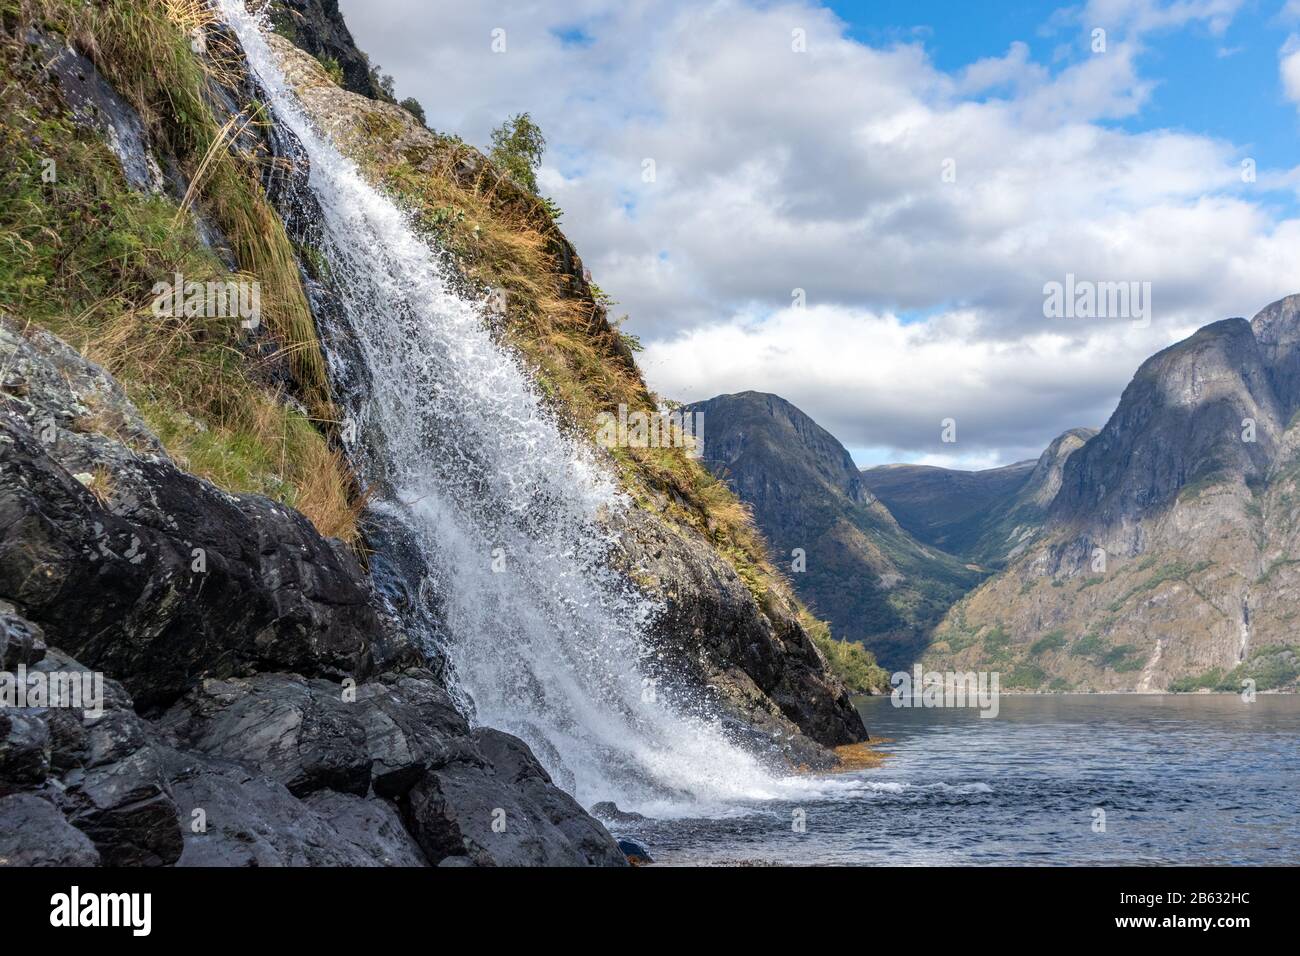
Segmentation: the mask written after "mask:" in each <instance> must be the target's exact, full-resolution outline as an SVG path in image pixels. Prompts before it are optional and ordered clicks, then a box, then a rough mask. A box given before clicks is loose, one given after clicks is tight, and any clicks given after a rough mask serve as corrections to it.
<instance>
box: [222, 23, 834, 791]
mask: <svg viewBox="0 0 1300 956" xmlns="http://www.w3.org/2000/svg"><path fill="white" fill-rule="evenodd" d="M221 9H222V11H223V14H224V15H225V17H226V19H227V21H228V22H229V23H230V24H231V26H232V28H233V29H234V31H235V33H236V34H237V36H238V37H239V40H240V42H241V44H242V46H243V48H244V51H245V53H246V55H247V57H248V61H249V63H250V65H251V66H252V68H253V70H254V72H255V73H256V75H257V77H258V79H259V80H260V82H261V83H262V85H263V86H264V88H265V90H266V94H267V96H268V98H269V104H270V106H271V108H272V111H273V113H274V117H275V121H276V122H277V123H278V124H280V125H281V126H282V127H283V128H285V129H287V130H289V131H290V132H292V133H293V135H294V136H296V137H297V139H298V140H299V141H300V143H301V144H302V147H303V148H304V149H305V150H306V153H307V154H308V157H309V159H310V166H311V172H310V182H309V188H310V190H311V192H312V193H313V194H314V197H315V199H316V201H317V203H318V204H319V207H320V210H321V213H322V215H323V219H324V221H323V223H322V224H321V225H322V227H323V229H322V232H323V236H322V240H321V241H322V248H321V249H320V252H321V254H322V256H323V258H324V260H325V261H326V263H327V265H328V271H329V275H330V277H331V279H332V283H333V286H334V289H333V291H334V293H335V294H336V295H337V297H338V300H339V303H340V305H341V309H339V310H338V314H337V315H333V316H331V315H330V314H328V313H323V314H322V315H321V316H318V320H320V321H322V322H324V323H325V324H326V326H327V327H325V328H322V330H321V331H322V338H323V341H324V343H325V348H326V352H327V358H328V360H329V362H330V364H331V374H332V377H333V379H334V381H335V383H336V385H337V384H340V383H352V384H349V385H348V386H347V387H340V389H339V391H340V393H341V394H340V400H341V401H342V402H343V403H344V404H345V406H346V407H347V413H348V415H349V417H350V419H351V423H352V425H353V426H354V427H352V428H348V429H345V431H344V438H345V441H346V442H347V444H348V452H349V455H350V457H351V459H352V461H353V464H354V466H355V468H356V470H357V471H358V473H359V474H360V476H361V478H362V480H363V481H364V482H365V484H366V486H367V490H368V491H369V492H371V493H372V494H373V496H374V497H373V498H372V499H371V505H372V508H373V509H374V510H375V511H376V512H378V513H380V514H381V515H383V516H386V517H387V518H388V519H389V520H391V521H393V522H396V523H398V524H399V525H400V526H402V527H403V528H404V529H405V530H406V532H408V533H409V535H410V536H411V538H412V539H413V540H414V541H415V542H416V544H417V547H418V550H419V552H420V557H421V559H422V563H423V569H422V570H423V572H424V580H423V582H422V584H421V586H420V589H419V593H420V595H421V596H422V597H423V598H426V599H427V600H428V601H429V603H430V604H431V605H432V606H435V607H436V615H435V617H436V620H437V629H436V633H435V634H434V635H433V637H432V640H433V641H434V642H436V644H437V645H438V646H437V647H436V648H432V647H431V648H429V650H431V651H434V650H436V651H438V652H440V653H441V654H444V655H445V656H446V659H447V660H448V662H449V667H450V674H449V677H450V685H451V689H452V691H453V692H454V693H456V694H458V695H459V696H460V698H461V703H462V705H463V706H464V708H465V710H466V711H467V712H468V713H469V714H470V715H471V717H472V719H474V720H475V721H476V722H477V723H479V724H482V725H486V726H491V727H496V728H500V729H503V730H506V731H509V732H511V733H514V734H516V735H518V736H519V737H521V738H523V739H524V740H525V741H527V742H528V744H529V745H530V746H531V747H532V748H533V750H534V752H535V753H536V754H537V756H538V758H539V759H540V760H541V761H542V762H543V764H544V765H545V766H546V767H547V769H548V770H549V771H550V772H551V774H552V776H553V777H554V778H555V780H556V782H557V783H558V784H559V785H560V786H562V787H564V788H565V789H567V790H568V791H570V792H571V793H572V794H573V795H574V796H575V797H577V798H578V800H579V801H580V802H582V803H584V804H586V805H588V806H590V805H591V804H592V803H594V802H597V801H601V800H614V801H617V802H618V803H619V804H620V805H621V806H624V807H628V808H640V809H645V810H648V811H654V812H658V813H664V814H672V813H678V812H686V811H687V810H688V809H689V808H694V810H695V811H698V810H700V809H701V808H708V807H718V806H722V805H726V804H728V803H729V802H731V801H733V800H755V799H759V800H761V799H764V798H768V797H773V796H778V795H780V794H791V793H795V792H802V791H805V790H806V789H808V787H809V781H806V780H800V779H791V780H781V779H777V778H773V777H772V776H771V775H769V774H768V773H766V772H765V771H764V770H763V769H762V767H760V765H759V764H758V762H757V761H756V760H755V759H753V758H752V757H751V756H750V755H749V754H747V753H746V752H744V751H743V750H741V749H739V748H738V747H735V746H733V745H732V744H731V743H729V742H728V741H727V739H726V738H725V737H724V735H723V733H722V731H721V730H720V729H719V724H718V723H717V721H716V720H715V719H714V718H713V716H712V715H711V713H710V712H709V710H708V708H707V706H706V705H704V704H700V703H695V702H682V701H677V702H675V703H674V704H673V705H669V704H668V703H667V702H665V701H663V700H662V699H655V695H646V694H645V693H644V690H645V688H644V685H643V675H642V671H641V663H642V661H643V660H644V657H645V655H646V654H648V653H649V650H648V647H647V643H646V639H645V637H646V634H647V628H648V627H649V626H650V625H651V623H652V621H653V619H654V616H655V614H656V613H657V610H658V609H657V607H656V606H655V605H653V604H652V603H651V602H649V601H647V600H646V599H645V598H644V597H643V596H641V595H640V594H639V593H637V592H634V591H632V590H631V589H630V588H629V587H628V585H627V583H626V582H625V581H624V580H623V579H621V578H620V577H619V576H617V575H615V574H613V573H612V572H611V571H610V570H609V569H608V565H607V561H606V557H607V555H608V552H609V549H610V546H611V540H610V537H609V532H607V531H606V530H605V527H606V526H605V525H604V524H603V523H602V520H601V518H602V516H603V515H607V514H608V513H610V512H613V511H614V510H616V509H620V508H625V507H628V503H627V502H626V501H625V500H624V497H623V496H622V495H621V494H620V492H619V490H618V488H617V486H616V484H615V482H614V480H613V478H612V477H611V476H610V475H609V474H608V473H607V472H606V471H605V469H604V468H603V467H602V466H601V464H600V463H599V462H597V461H596V460H595V458H594V457H593V455H592V454H591V453H590V450H589V449H588V448H587V447H586V446H585V445H584V444H583V443H582V442H580V441H574V440H572V439H571V438H570V437H568V436H566V434H565V433H564V432H563V430H562V429H561V427H560V426H559V424H558V423H557V422H556V421H555V420H554V419H553V418H552V416H551V415H549V414H548V413H547V411H546V410H545V409H544V407H543V405H542V403H541V401H540V400H539V397H538V394H537V392H536V389H535V386H534V385H533V383H532V381H531V379H530V378H529V376H528V374H527V373H526V371H525V370H524V369H523V368H521V367H520V365H519V364H518V362H517V360H516V359H515V358H513V357H512V355H511V354H510V353H509V352H507V351H506V350H505V349H503V348H502V347H501V346H500V345H499V344H498V343H497V342H495V341H494V340H493V337H492V335H491V331H490V328H489V323H488V322H487V321H486V318H485V310H484V307H483V306H484V304H483V303H482V302H478V301H473V300H471V299H468V298H466V297H464V296H462V295H460V294H458V293H457V292H456V291H454V289H453V285H452V283H451V282H450V281H449V279H448V273H447V271H446V267H445V265H444V262H443V259H442V258H441V257H440V256H439V255H438V254H437V250H435V249H433V248H431V247H430V246H429V245H428V244H427V243H426V242H425V240H424V239H422V238H421V237H420V236H419V235H417V233H416V231H415V230H414V229H413V228H412V226H411V224H410V222H409V221H408V219H407V217H406V215H405V214H404V213H403V212H402V211H401V210H400V209H399V208H398V207H397V206H396V205H395V204H394V203H393V202H392V201H391V200H390V199H389V198H388V197H386V196H385V195H383V194H382V193H381V192H379V191H378V190H376V189H374V188H373V187H371V186H370V185H369V184H368V183H367V182H366V181H365V180H364V178H363V177H362V176H361V174H360V173H359V171H358V170H357V169H356V167H355V166H354V165H353V164H352V163H351V162H350V161H348V160H347V159H345V158H344V157H343V156H341V155H340V154H339V152H338V151H337V150H336V149H335V147H334V146H333V144H332V143H331V142H330V141H329V140H328V138H327V137H326V136H325V135H323V134H321V133H320V132H319V131H317V130H316V129H315V128H314V126H313V125H312V123H311V122H310V121H309V120H308V119H307V118H306V116H305V115H304V112H303V111H302V109H301V106H300V104H299V103H298V102H297V100H296V97H295V95H294V93H293V92H292V91H291V90H290V89H289V87H288V84H287V83H286V81H285V78H284V77H283V75H282V73H281V69H280V66H279V63H278V61H277V59H276V57H275V55H274V54H273V53H272V51H271V49H270V48H269V46H268V44H267V42H266V40H265V38H264V35H263V33H262V30H263V24H261V23H260V22H259V21H258V19H257V18H256V17H254V16H253V15H250V14H249V13H248V12H247V10H246V9H245V7H244V4H243V2H242V0H221ZM329 323H333V325H332V326H330V325H329ZM355 383H361V384H360V385H358V384H355ZM647 698H649V699H647Z"/></svg>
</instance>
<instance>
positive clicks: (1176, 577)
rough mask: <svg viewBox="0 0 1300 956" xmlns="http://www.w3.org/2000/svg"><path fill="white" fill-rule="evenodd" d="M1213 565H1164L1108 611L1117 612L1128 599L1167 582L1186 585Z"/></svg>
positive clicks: (1211, 562)
mask: <svg viewBox="0 0 1300 956" xmlns="http://www.w3.org/2000/svg"><path fill="white" fill-rule="evenodd" d="M1213 565H1214V562H1213V561H1199V562H1197V563H1196V564H1188V563H1187V562H1185V561H1174V562H1173V563H1172V564H1166V565H1165V566H1164V567H1162V568H1160V570H1158V571H1157V572H1156V573H1155V574H1153V575H1151V577H1149V578H1147V579H1146V580H1145V581H1143V582H1142V583H1141V584H1138V585H1135V586H1133V587H1131V588H1129V590H1128V591H1127V592H1125V594H1124V596H1123V597H1121V598H1119V599H1118V600H1116V601H1115V602H1114V603H1112V604H1111V606H1110V610H1111V611H1112V612H1115V611H1118V610H1119V609H1120V608H1122V607H1123V606H1124V605H1125V604H1126V603H1128V600H1129V599H1130V598H1132V597H1135V596H1137V595H1139V594H1146V593H1149V592H1151V591H1154V590H1155V589H1156V588H1158V587H1160V586H1161V585H1162V584H1164V583H1166V582H1168V581H1182V582H1184V583H1187V579H1188V578H1189V577H1191V576H1192V575H1193V574H1200V573H1201V572H1202V571H1204V570H1206V569H1207V568H1210V567H1213ZM1138 570H1139V571H1141V570H1144V568H1143V567H1142V566H1139V567H1138Z"/></svg>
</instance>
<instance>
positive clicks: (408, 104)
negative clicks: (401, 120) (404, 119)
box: [398, 96, 429, 126]
mask: <svg viewBox="0 0 1300 956" xmlns="http://www.w3.org/2000/svg"><path fill="white" fill-rule="evenodd" d="M398 105H399V106H401V107H402V109H404V110H406V112H408V113H410V114H411V115H412V116H414V117H415V118H416V119H417V120H419V121H420V125H421V126H428V125H429V121H428V119H427V118H426V117H425V115H424V107H423V106H421V105H420V101H419V100H417V99H416V98H415V97H414V96H408V97H407V98H406V99H404V100H402V102H401V103H399V104H398Z"/></svg>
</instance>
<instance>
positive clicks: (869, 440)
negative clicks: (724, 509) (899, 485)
mask: <svg viewBox="0 0 1300 956" xmlns="http://www.w3.org/2000/svg"><path fill="white" fill-rule="evenodd" d="M340 6H341V8H342V10H343V12H344V15H345V17H346V18H347V20H348V23H349V25H350V26H351V28H352V31H353V33H354V34H355V36H356V39H357V41H358V45H359V46H360V47H361V48H362V49H363V50H365V51H366V52H367V53H369V54H370V56H371V58H372V60H373V61H374V62H377V63H379V64H380V65H381V66H382V68H383V70H384V71H385V72H386V73H389V74H391V75H392V76H393V77H394V78H395V80H396V84H397V91H398V96H399V97H406V96H414V97H415V98H416V99H418V100H419V101H420V102H421V104H422V105H423V106H424V109H425V111H426V114H427V117H428V122H429V125H430V126H431V127H432V128H434V129H437V130H439V131H442V132H449V133H457V134H459V135H461V136H462V137H463V138H464V139H465V140H466V141H468V142H470V143H473V144H475V145H478V146H480V147H486V146H487V145H488V144H489V142H490V134H491V130H492V129H493V127H495V126H497V125H498V124H500V123H501V122H502V121H503V120H504V119H506V118H507V117H509V116H511V115H512V114H515V113H519V112H524V111H527V112H529V113H531V115H532V116H533V118H534V119H535V120H536V121H537V123H538V124H539V125H540V126H541V128H542V130H543V131H544V133H545V135H546V137H547V141H548V149H547V153H546V156H545V158H544V160H543V164H542V168H541V170H540V171H539V175H538V180H539V184H540V187H541V191H542V192H543V193H544V194H545V195H548V196H550V197H551V198H552V199H553V200H554V201H555V202H556V203H557V204H558V205H559V206H560V208H562V209H563V210H564V217H563V220H562V223H561V225H562V228H563V229H564V231H565V233H566V234H567V235H568V236H569V238H570V239H571V240H573V242H574V243H575V245H576V246H577V248H578V251H579V253H580V255H581V256H582V258H583V261H584V263H585V264H586V266H587V268H588V269H589V270H590V271H591V273H592V276H593V279H594V281H595V282H596V283H597V284H598V285H599V286H600V287H601V288H602V289H603V290H604V291H605V292H606V293H608V294H609V295H610V296H612V297H613V298H614V299H615V300H616V301H617V302H618V305H617V306H615V307H614V309H613V310H612V311H613V314H614V315H615V316H621V315H624V314H626V315H627V317H628V318H627V320H626V322H625V324H624V326H623V328H624V330H625V331H627V332H630V333H632V334H634V335H636V336H638V337H639V338H640V339H641V341H642V343H643V344H644V346H645V350H644V351H643V352H642V353H641V355H640V361H641V366H642V369H643V371H644V372H645V375H646V378H647V379H648V381H649V383H650V385H651V387H652V388H653V389H655V390H656V391H657V392H658V393H659V394H661V395H663V396H664V397H666V398H670V399H675V400H678V401H694V400H698V399H704V398H709V397H712V396H713V395H717V394H722V393H727V392H738V391H744V390H749V389H753V390H757V391H765V392H774V393H776V394H778V395H781V396H783V397H784V398H786V399H788V400H790V401H791V402H793V403H794V404H795V405H797V406H798V407H800V408H801V409H803V410H804V411H805V412H807V413H808V414H809V415H811V416H812V417H813V418H814V419H815V420H816V421H818V422H819V423H820V424H821V425H823V426H824V427H826V428H827V429H828V430H830V431H831V432H832V434H834V435H835V436H836V437H837V438H839V439H840V441H841V442H843V443H844V445H845V446H846V447H847V448H848V449H849V450H850V452H852V454H853V456H854V458H855V460H856V461H857V462H858V463H859V464H860V465H863V466H869V465H874V464H880V463H884V462H891V461H910V462H921V463H927V464H937V465H946V466H949V467H960V468H983V467H992V466H996V465H999V464H1005V463H1009V462H1012V461H1018V460H1023V459H1026V458H1033V457H1036V456H1037V455H1038V454H1039V453H1040V452H1041V451H1042V449H1043V448H1044V447H1046V445H1047V444H1048V443H1049V442H1050V441H1051V440H1052V439H1053V438H1054V437H1055V436H1056V435H1058V434H1060V433H1061V432H1063V431H1065V430H1066V429H1068V428H1072V427H1075V426H1080V425H1091V426H1100V425H1102V424H1104V423H1105V421H1106V419H1107V418H1108V417H1109V416H1110V413H1111V412H1112V411H1113V410H1114V408H1115V404H1116V402H1117V401H1118V398H1119V396H1120V393H1121V392H1122V391H1123V389H1124V386H1125V385H1126V384H1127V383H1128V381H1129V380H1130V379H1131V377H1132V375H1133V373H1134V372H1135V371H1136V369H1137V367H1138V366H1139V365H1140V364H1141V362H1142V361H1143V360H1144V359H1145V358H1147V357H1148V356H1149V355H1151V354H1153V353H1154V352H1156V351H1158V350H1160V349H1161V348H1164V347H1166V346H1168V345H1170V344H1172V343H1173V342H1176V341H1178V340H1179V339H1181V338H1184V337H1185V336H1187V335H1188V334H1190V333H1191V332H1193V331H1194V330H1195V329H1197V328H1199V327H1200V326H1202V325H1205V324H1207V323H1209V322H1213V321H1217V320H1219V319H1222V318H1226V317H1229V316H1245V317H1247V318H1249V317H1251V316H1253V315H1254V314H1255V313H1256V312H1257V311H1258V310H1259V309H1261V308H1263V307H1264V306H1265V305H1267V304H1268V303H1270V302H1272V301H1274V300H1276V299H1278V298H1281V297H1282V296H1284V295H1288V294H1291V293H1294V292H1300V0H1084V2H1081V3H1078V4H1076V5H1074V6H1063V5H1061V4H1060V3H1059V2H999V3H992V2H989V3H985V2H981V3H958V2H953V0H945V2H938V0H875V2H861V0H843V2H831V3H825V4H821V3H813V2H776V3H774V2H758V0H748V2H747V0H717V2H708V0H692V2H679V0H654V2H649V0H569V2H566V3H562V4H561V3H554V2H545V0H536V2H495V0H476V2H475V3H473V4H465V3H463V2H462V0H454V2H453V0H341V3H340ZM1071 276H1072V277H1074V283H1075V285H1074V286H1073V288H1076V289H1078V288H1082V287H1083V286H1081V285H1080V283H1082V284H1083V285H1085V286H1086V285H1087V284H1089V283H1122V284H1123V286H1124V288H1125V289H1127V290H1132V292H1133V298H1132V299H1131V302H1130V304H1129V307H1128V308H1127V309H1124V308H1122V307H1120V305H1119V300H1112V301H1111V303H1110V307H1109V308H1105V309H1100V310H1093V314H1090V313H1088V311H1087V310H1086V308H1085V309H1066V310H1058V311H1057V312H1053V311H1052V310H1051V309H1050V308H1049V307H1048V300H1049V295H1048V294H1047V293H1048V291H1049V290H1050V289H1051V288H1052V286H1051V284H1052V283H1059V284H1060V286H1061V287H1064V286H1065V285H1066V283H1067V282H1068V281H1070V280H1069V279H1068V278H1067V277H1071ZM1113 288H1118V286H1114V287H1113ZM1103 298H1104V297H1103ZM1143 303H1145V305H1146V307H1144V308H1139V307H1138V306H1139V304H1143ZM1098 311H1100V312H1101V313H1102V314H1095V313H1096V312H1098ZM1049 313H1050V314H1049ZM1115 313H1119V314H1115ZM949 422H952V423H954V424H955V428H953V427H949V428H947V429H946V430H945V425H946V424H948V423H949ZM945 431H946V434H945ZM945 437H947V438H954V437H955V439H956V440H955V441H944V440H943V439H944V438H945ZM705 441H706V443H707V441H708V426H707V423H706V424H705Z"/></svg>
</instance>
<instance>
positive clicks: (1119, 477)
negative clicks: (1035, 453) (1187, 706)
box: [927, 296, 1300, 690]
mask: <svg viewBox="0 0 1300 956" xmlns="http://www.w3.org/2000/svg"><path fill="white" fill-rule="evenodd" d="M1298 343H1300V297H1297V296H1291V297H1289V298H1286V299H1282V300H1280V301H1279V302H1275V303H1273V304H1272V305H1270V306H1268V307H1267V308H1266V309H1264V310H1263V311H1261V312H1260V313H1259V314H1258V315H1257V316H1256V317H1255V318H1254V320H1253V321H1250V322H1247V321H1246V320H1245V319H1241V318H1234V319H1227V320H1224V321H1220V322H1215V323H1213V324H1211V325H1207V326H1205V327H1204V328H1202V329H1200V330H1199V331H1198V332H1196V333H1195V334H1194V335H1192V336H1190V337H1189V338H1187V339H1186V340H1184V341H1182V342H1179V343H1177V344H1176V345H1173V346H1171V347H1169V348H1168V349H1165V350H1164V351H1162V352H1160V353H1158V354H1156V355H1154V356H1152V357H1151V358H1150V359H1148V360H1147V361H1146V362H1145V363H1143V365H1142V366H1141V368H1140V369H1139V370H1138V372H1137V374H1136V375H1135V376H1134V378H1133V381H1132V382H1131V383H1130V384H1129V386H1128V387H1127V388H1126V389H1125V390H1124V393H1123V395H1122V397H1121V399H1120V402H1119V405H1118V407H1117V408H1116V410H1115V412H1114V414H1113V415H1112V416H1111V418H1110V420H1109V421H1108V422H1107V423H1106V425H1105V427H1104V428H1103V429H1102V430H1101V432H1100V433H1099V434H1097V435H1096V437H1094V438H1092V439H1091V440H1089V441H1088V442H1087V443H1086V444H1084V445H1083V446H1082V447H1081V448H1079V449H1078V450H1077V451H1076V452H1074V453H1073V454H1072V455H1070V456H1069V458H1068V459H1067V460H1066V461H1065V464H1064V468H1063V469H1062V471H1061V475H1060V489H1059V491H1058V493H1057V494H1056V496H1055V498H1054V499H1053V500H1052V502H1051V504H1050V507H1049V508H1048V512H1047V516H1046V519H1045V522H1044V525H1043V528H1042V530H1041V532H1040V533H1039V536H1038V538H1037V540H1035V541H1034V542H1033V543H1032V544H1031V545H1030V547H1029V548H1028V549H1027V550H1026V551H1025V552H1024V553H1023V554H1021V555H1020V556H1018V557H1017V558H1015V560H1014V561H1013V562H1012V563H1011V565H1010V566H1009V567H1008V568H1007V569H1006V571H1004V572H1003V573H1001V574H999V575H998V576H997V577H995V578H993V579H991V580H989V581H987V582H985V583H984V584H983V585H982V586H981V587H980V588H979V589H978V590H976V591H975V592H974V593H972V594H970V595H969V596H967V597H966V598H965V599H963V600H962V601H961V602H959V603H958V604H957V606H955V607H954V608H953V609H952V611H951V612H950V613H949V614H948V615H947V617H946V618H945V620H944V623H943V624H942V625H941V626H940V628H939V629H938V631H937V633H936V640H935V643H934V645H933V646H932V647H931V649H930V651H929V652H928V654H927V661H928V662H930V663H933V664H935V665H936V666H941V665H942V666H948V665H952V666H959V667H976V668H999V669H1002V670H1003V671H1004V672H1006V673H1007V675H1008V676H1007V677H1006V678H1004V682H1003V686H1008V685H1009V686H1012V687H1020V688H1025V689H1038V688H1052V689H1080V690H1084V689H1087V690H1165V689H1171V688H1172V689H1196V688H1200V687H1207V688H1220V689H1234V690H1239V689H1240V683H1241V681H1242V680H1245V679H1251V680H1254V681H1255V686H1256V687H1257V688H1259V689H1267V688H1271V687H1277V686H1287V685H1289V684H1292V683H1294V681H1295V679H1296V676H1297V673H1300V660H1298V657H1297V655H1298V653H1300V641H1298V640H1297V639H1296V637H1295V636H1294V622H1295V619H1296V616H1297V613H1298V612H1297V611H1296V607H1297V604H1296V601H1297V597H1298V596H1300V557H1298V555H1300V483H1298V481H1300V427H1297V425H1298V415H1297V413H1298V412H1300V351H1298V350H1297V345H1298Z"/></svg>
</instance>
